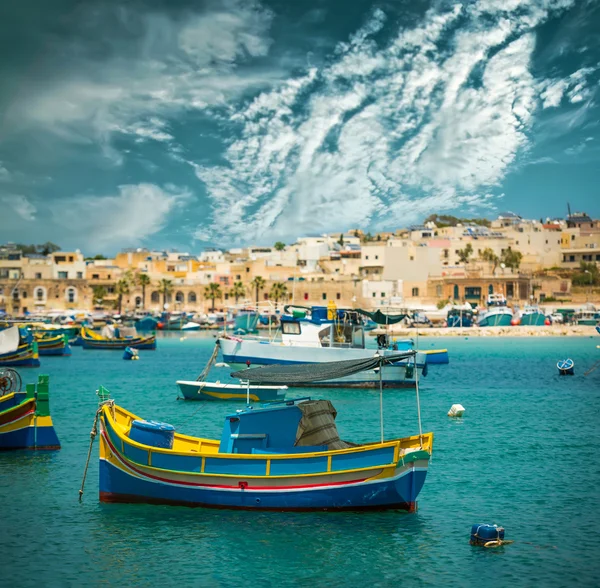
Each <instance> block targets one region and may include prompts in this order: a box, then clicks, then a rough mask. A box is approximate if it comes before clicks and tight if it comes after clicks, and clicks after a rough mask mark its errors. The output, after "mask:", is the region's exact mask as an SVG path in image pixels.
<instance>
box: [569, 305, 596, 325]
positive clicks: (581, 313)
mask: <svg viewBox="0 0 600 588" xmlns="http://www.w3.org/2000/svg"><path fill="white" fill-rule="evenodd" d="M599 319H600V313H599V312H598V311H597V310H596V307H595V306H594V305H593V304H590V303H588V304H585V305H583V306H582V307H581V308H580V309H579V310H577V312H576V313H575V314H574V315H573V320H574V321H575V323H576V324H578V325H591V326H595V325H596V324H597V323H598V320H599Z"/></svg>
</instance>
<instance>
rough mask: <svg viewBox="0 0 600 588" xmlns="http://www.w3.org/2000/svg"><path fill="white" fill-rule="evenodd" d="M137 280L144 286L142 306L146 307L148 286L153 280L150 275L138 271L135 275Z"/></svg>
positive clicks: (138, 283) (137, 282) (139, 284)
mask: <svg viewBox="0 0 600 588" xmlns="http://www.w3.org/2000/svg"><path fill="white" fill-rule="evenodd" d="M135 282H136V284H137V285H138V286H140V287H141V288H142V308H144V309H145V308H146V286H149V285H150V284H151V282H152V280H151V279H150V276H149V275H148V274H144V273H138V274H137V275H136V276H135Z"/></svg>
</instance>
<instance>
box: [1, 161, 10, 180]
mask: <svg viewBox="0 0 600 588" xmlns="http://www.w3.org/2000/svg"><path fill="white" fill-rule="evenodd" d="M11 178H12V174H11V173H10V172H9V171H8V170H7V169H6V168H5V167H4V166H3V165H2V162H1V161H0V182H9V181H10V180H11Z"/></svg>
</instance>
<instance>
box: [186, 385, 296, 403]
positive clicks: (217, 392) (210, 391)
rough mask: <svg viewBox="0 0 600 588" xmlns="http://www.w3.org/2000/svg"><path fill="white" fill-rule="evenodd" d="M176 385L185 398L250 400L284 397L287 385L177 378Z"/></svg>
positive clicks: (265, 400)
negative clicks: (258, 384)
mask: <svg viewBox="0 0 600 588" xmlns="http://www.w3.org/2000/svg"><path fill="white" fill-rule="evenodd" d="M177 385H178V386H179V390H180V391H181V393H182V394H183V397H184V398H185V399H186V400H243V401H247V400H250V401H251V402H274V401H277V400H283V399H284V398H285V391H286V390H287V389H288V387H287V386H257V385H254V384H249V383H248V384H243V383H242V384H236V383H225V384H224V383H221V382H198V381H187V380H178V381H177Z"/></svg>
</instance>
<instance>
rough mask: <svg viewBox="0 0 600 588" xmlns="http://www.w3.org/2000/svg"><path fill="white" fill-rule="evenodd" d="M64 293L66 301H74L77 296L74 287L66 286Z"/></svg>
mask: <svg viewBox="0 0 600 588" xmlns="http://www.w3.org/2000/svg"><path fill="white" fill-rule="evenodd" d="M65 294H66V296H67V302H75V299H76V298H77V291H76V290H75V288H67V290H66V292H65Z"/></svg>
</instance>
